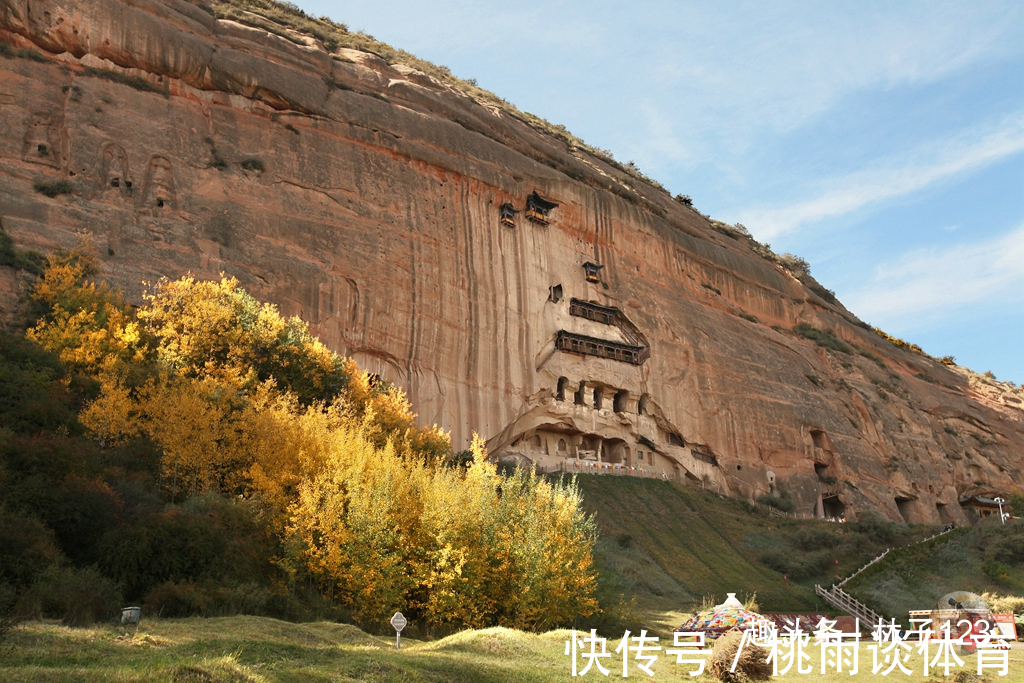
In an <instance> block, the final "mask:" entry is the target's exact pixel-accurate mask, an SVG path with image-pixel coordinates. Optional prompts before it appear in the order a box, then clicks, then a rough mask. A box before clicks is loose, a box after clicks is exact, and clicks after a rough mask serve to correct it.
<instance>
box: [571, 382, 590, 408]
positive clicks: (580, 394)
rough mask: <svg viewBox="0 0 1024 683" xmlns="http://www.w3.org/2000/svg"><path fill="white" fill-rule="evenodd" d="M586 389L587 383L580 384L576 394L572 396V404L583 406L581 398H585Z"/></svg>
mask: <svg viewBox="0 0 1024 683" xmlns="http://www.w3.org/2000/svg"><path fill="white" fill-rule="evenodd" d="M586 388H587V383H586V382H580V386H579V389H577V390H576V394H575V395H574V396H573V403H575V404H576V405H578V406H581V405H583V398H584V396H586Z"/></svg>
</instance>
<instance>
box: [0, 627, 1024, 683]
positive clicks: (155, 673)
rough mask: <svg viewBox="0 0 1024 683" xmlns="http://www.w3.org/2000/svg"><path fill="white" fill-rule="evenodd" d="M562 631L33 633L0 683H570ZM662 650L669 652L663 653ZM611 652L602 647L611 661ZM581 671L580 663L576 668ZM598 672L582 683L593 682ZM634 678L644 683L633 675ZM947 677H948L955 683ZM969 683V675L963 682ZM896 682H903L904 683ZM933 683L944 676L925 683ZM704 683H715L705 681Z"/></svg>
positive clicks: (20, 633) (662, 665) (1016, 667)
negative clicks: (434, 635) (433, 634)
mask: <svg viewBox="0 0 1024 683" xmlns="http://www.w3.org/2000/svg"><path fill="white" fill-rule="evenodd" d="M568 635H569V632H568V631H564V630H563V631H552V632H549V633H545V634H541V635H534V634H527V633H522V632H519V631H511V630H508V629H501V628H493V629H486V630H482V631H466V632H463V633H458V634H455V635H453V636H449V637H448V638H444V639H441V640H437V641H433V642H418V641H404V642H403V648H402V650H401V651H400V652H399V651H396V650H395V649H394V639H393V638H390V637H378V636H370V635H367V634H365V633H363V632H362V631H360V630H359V629H357V628H355V627H354V626H349V625H345V624H334V623H325V622H320V623H307V624H293V623H289V622H283V621H277V620H274V619H268V618H265V617H224V618H216V619H201V618H191V619H163V620H147V621H145V622H144V623H143V625H141V626H140V628H139V631H138V633H136V634H134V635H131V634H130V633H129V634H126V633H125V632H124V631H123V630H122V629H120V628H117V627H114V626H97V627H93V628H82V629H70V628H66V627H63V626H60V625H57V624H52V623H43V622H31V623H28V624H24V625H22V626H21V627H20V628H18V629H17V630H15V631H14V633H13V634H12V643H11V647H7V648H5V649H4V651H3V654H2V655H0V680H3V681H9V682H12V683H14V682H21V681H25V682H28V681H90V682H92V681H97V682H103V681H122V682H127V681H168V682H172V681H173V682H176V683H186V682H195V683H221V682H223V683H242V682H250V681H252V682H255V681H380V682H385V681H424V682H426V681H439V682H440V681H443V682H445V683H457V682H460V681H483V682H485V683H489V682H494V683H498V682H500V681H512V682H515V681H562V680H571V679H572V676H571V664H570V661H569V657H567V656H566V655H565V654H564V651H565V642H566V640H567V639H568ZM660 644H661V645H662V647H663V648H665V647H666V646H667V645H668V644H669V643H666V642H665V641H662V642H661V643H660ZM615 645H616V643H615V642H612V641H611V640H610V641H609V647H608V649H609V651H613V650H614V648H615ZM810 654H811V660H810V663H811V665H812V666H814V667H815V669H814V670H815V673H812V674H805V675H802V676H798V675H796V674H794V673H791V674H789V675H788V676H786V678H787V679H814V680H822V681H835V682H837V681H839V680H843V681H849V680H851V678H852V679H855V680H858V681H864V680H868V679H873V678H875V677H874V676H872V675H871V656H870V653H868V652H867V650H866V648H864V647H862V648H861V652H860V658H861V662H860V664H861V666H860V668H861V671H860V673H859V674H858V675H856V676H854V677H851V676H849V675H848V674H846V673H842V674H835V673H830V674H826V675H821V674H819V673H818V667H819V659H818V652H817V651H816V649H814V648H812V651H811V653H810ZM615 657H616V655H614V654H613V656H612V658H611V659H610V660H604V663H605V666H606V668H608V669H611V671H612V673H611V675H610V676H609V678H611V679H618V678H620V677H621V666H622V665H621V660H616V659H615ZM963 659H964V661H965V666H964V668H963V669H961V670H960V671H963V672H966V673H965V674H961V676H960V677H959V678H957V679H955V680H956V681H957V683H971V682H972V681H977V680H978V679H976V678H975V677H974V676H973V674H974V671H975V667H976V660H975V658H974V656H964V658H963ZM1010 660H1011V661H1010V675H1008V676H1006V677H997V676H994V675H993V674H992V673H991V672H986V676H985V679H986V680H987V681H990V682H994V681H995V680H999V681H1005V682H1006V683H1021V682H1022V681H1024V650H1021V649H1014V650H1012V651H1011V653H1010ZM581 664H582V661H581ZM910 667H911V670H912V671H913V672H914V676H913V678H915V679H917V680H921V679H922V678H923V676H922V675H921V662H920V658H919V657H918V656H916V655H915V656H914V658H913V660H912V661H911V663H910ZM689 670H690V669H689V668H686V667H684V666H681V665H676V664H675V662H674V660H673V659H672V658H670V657H668V656H667V655H664V654H663V653H662V654H661V657H660V658H659V659H658V661H657V662H656V663H655V664H654V666H653V671H654V672H655V676H654V679H653V680H658V681H682V680H694V679H691V678H690V676H689V675H688V673H687V672H688V671H689ZM595 673H596V670H592V671H591V672H590V673H588V674H587V676H586V678H589V679H593V678H596V679H598V680H601V679H604V676H600V675H597V676H595ZM629 673H630V678H636V677H639V678H640V679H642V680H649V678H648V676H647V675H646V674H645V673H643V672H642V671H639V670H637V669H636V667H635V663H631V666H630V670H629ZM953 673H954V672H953V671H951V674H953ZM966 674H971V675H970V676H968V675H966ZM901 678H909V677H903V676H901ZM931 678H932V680H938V679H940V678H941V676H932V677H931ZM696 680H698V681H701V682H702V683H710V681H712V680H714V679H712V678H711V677H710V676H707V675H706V674H705V675H704V676H702V677H700V678H698V679H696Z"/></svg>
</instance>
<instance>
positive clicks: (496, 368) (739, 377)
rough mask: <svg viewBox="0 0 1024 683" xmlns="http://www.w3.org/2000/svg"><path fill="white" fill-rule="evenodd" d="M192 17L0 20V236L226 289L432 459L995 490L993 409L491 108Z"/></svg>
mask: <svg viewBox="0 0 1024 683" xmlns="http://www.w3.org/2000/svg"><path fill="white" fill-rule="evenodd" d="M208 10H209V7H206V8H204V6H203V5H201V4H190V3H188V2H185V1H184V0H164V1H158V0H124V1H119V0H75V1H74V2H70V1H68V0H33V1H32V2H31V3H30V2H28V1H27V0H0V40H3V41H4V42H5V43H6V44H8V45H10V46H11V48H12V49H11V50H8V51H7V52H8V54H9V55H12V56H11V57H10V58H9V59H3V60H0V220H2V221H3V226H4V228H5V229H6V230H7V232H9V233H10V234H11V235H12V236H13V237H14V239H15V240H16V242H18V243H19V245H21V246H27V247H33V248H37V249H52V248H55V247H61V246H68V245H70V244H72V243H73V242H74V241H75V240H76V233H78V232H80V231H88V232H91V233H92V235H93V240H94V242H95V243H96V245H97V246H98V247H99V249H100V251H101V253H102V255H103V257H104V259H105V261H106V273H107V275H108V277H110V278H111V279H112V280H114V281H116V282H117V283H118V284H119V285H120V286H121V287H123V288H124V289H125V290H126V292H127V293H128V295H129V296H130V297H134V298H138V296H139V295H140V293H141V288H142V284H141V283H142V282H143V281H146V280H150V281H152V280H154V279H155V278H158V277H160V276H163V275H167V276H171V277H174V276H178V275H181V274H183V273H186V272H192V273H194V274H196V275H198V276H200V277H208V278H213V277H217V276H218V274H219V273H221V272H224V273H228V274H230V275H233V276H235V277H237V278H238V279H239V280H241V281H242V282H243V284H244V286H245V287H246V288H247V289H248V290H250V291H251V292H253V293H254V294H255V295H257V296H259V297H261V298H265V299H269V300H271V301H274V302H276V303H277V304H278V305H279V306H280V307H281V309H282V311H283V312H285V313H287V314H289V315H298V316H301V317H302V318H304V319H305V320H307V321H309V322H310V323H311V325H312V327H313V329H314V331H315V332H316V333H317V334H319V335H320V336H321V338H322V339H324V340H325V341H326V342H327V343H328V344H329V345H330V346H331V347H332V348H334V349H336V350H337V351H339V352H341V353H344V354H348V355H351V356H353V357H354V358H355V359H356V360H357V361H358V362H359V363H360V364H361V365H362V366H363V367H364V368H366V369H368V370H369V371H372V372H375V373H377V374H379V375H380V376H381V377H383V378H385V379H387V380H389V381H392V382H395V383H397V384H399V385H401V386H402V387H404V388H405V389H406V391H407V392H408V394H409V397H410V399H411V400H412V401H413V403H414V404H415V405H416V407H417V409H418V410H419V412H420V415H421V418H422V420H423V421H424V422H428V423H430V422H434V423H438V424H440V425H443V426H444V427H445V428H447V429H450V430H451V431H452V435H453V442H454V443H455V444H456V447H457V448H458V447H461V445H462V444H464V443H466V442H467V440H468V438H469V436H470V434H471V433H472V432H473V431H478V432H480V433H482V434H484V435H486V436H487V438H488V439H489V446H490V447H491V450H492V452H493V453H495V454H496V455H497V456H498V457H501V458H503V459H510V460H518V461H523V462H532V463H536V464H537V465H538V466H540V467H543V468H549V469H551V468H555V469H557V468H562V469H565V468H568V469H575V470H579V469H588V470H592V471H602V472H609V473H617V474H623V473H626V472H629V473H640V472H641V471H642V472H643V473H644V474H645V475H652V474H653V475H654V476H665V477H671V478H673V479H678V480H680V481H686V482H690V483H693V484H698V485H703V486H710V487H713V488H717V489H718V490H721V491H722V492H726V493H730V494H734V495H742V496H746V497H756V496H759V495H762V494H766V493H769V492H774V493H775V494H777V495H781V494H783V493H785V494H786V495H788V496H789V497H790V498H791V499H792V500H793V501H794V502H795V503H796V505H797V507H798V510H801V511H803V512H808V513H810V512H814V513H817V514H826V515H836V516H838V515H841V514H844V513H848V512H849V511H862V510H865V509H870V508H874V509H878V510H881V511H883V512H884V513H885V514H886V515H888V516H889V517H890V518H893V519H897V520H898V519H907V520H909V521H921V522H940V521H943V522H945V521H957V522H962V521H964V520H965V518H964V513H963V511H962V510H961V509H960V507H959V504H958V500H959V499H960V498H961V497H963V496H966V495H970V494H976V493H982V494H992V493H1008V492H1009V491H1010V490H1012V489H1014V488H1020V487H1024V473H1022V471H1021V467H1022V464H1024V411H1022V405H1024V404H1022V400H1024V395H1022V394H1021V392H1019V391H1014V390H1012V389H1011V388H1009V387H1007V386H1004V385H999V384H997V383H993V382H991V381H988V380H986V379H984V378H980V377H977V376H975V375H973V374H972V373H969V372H967V371H966V370H962V369H959V368H955V367H954V368H950V367H946V366H944V365H942V364H941V363H939V362H937V361H935V360H934V359H931V358H929V357H927V356H924V355H921V354H917V353H913V352H911V351H908V350H905V349H901V348H897V347H896V346H894V345H893V344H891V343H890V342H889V341H887V340H886V339H884V338H882V337H881V336H879V335H878V334H876V333H874V332H873V331H870V330H869V329H865V326H863V324H862V323H859V321H857V319H856V318H855V317H854V316H853V315H852V314H851V313H849V312H848V311H846V310H845V309H844V308H843V307H842V305H841V304H839V303H838V302H835V301H834V299H831V297H826V298H822V296H821V293H822V292H823V290H821V289H820V287H817V286H815V287H814V289H813V290H812V289H809V288H808V287H807V286H805V285H804V284H802V283H801V282H800V281H798V280H797V279H796V278H794V277H793V276H792V275H791V274H790V273H789V272H788V271H787V270H785V269H783V268H782V267H780V266H779V265H776V264H775V263H772V262H771V261H768V260H765V259H763V258H761V257H760V256H758V255H757V254H755V253H754V252H753V251H752V250H751V245H750V243H749V242H748V241H747V240H746V239H745V238H744V237H743V236H741V235H730V234H729V233H728V231H722V230H716V229H714V226H713V225H712V224H711V223H710V222H709V221H708V220H707V219H706V218H705V217H703V216H701V215H700V214H699V213H697V212H695V211H693V210H692V209H690V208H688V207H686V206H684V205H682V204H680V203H679V202H676V201H674V200H672V199H671V197H670V196H669V195H668V194H666V193H665V192H664V191H662V190H660V189H658V188H656V187H653V186H651V185H649V184H647V183H645V182H643V181H642V180H640V179H637V178H634V177H632V176H629V175H628V174H624V173H623V172H622V169H621V167H618V168H617V167H616V166H615V165H613V164H612V162H610V161H609V160H607V159H604V158H602V157H600V156H598V155H594V154H591V153H589V152H587V151H586V150H583V149H578V148H575V147H572V146H570V145H569V144H567V143H566V142H564V141H563V140H561V139H559V138H556V137H553V136H551V135H548V134H545V133H544V132H541V131H539V130H538V129H536V128H534V127H533V126H531V125H530V124H529V123H528V122H527V121H526V120H525V119H524V118H523V117H520V116H517V115H516V114H515V112H514V111H512V110H510V109H503V108H500V107H495V106H491V105H489V104H487V103H486V102H485V103H483V104H481V103H480V102H478V101H477V100H475V99H473V98H471V97H469V96H467V95H466V94H465V93H463V92H462V91H460V90H458V89H456V88H453V87H452V86H450V85H447V84H445V83H442V82H440V81H438V80H436V79H434V78H431V77H430V76H428V75H426V74H424V73H421V72H419V71H416V70H414V69H411V68H409V67H407V66H403V65H401V64H395V65H389V64H388V63H387V62H385V61H384V60H382V59H381V58H379V57H377V56H375V55H372V54H369V53H366V52H359V51H356V50H350V49H348V50H347V49H337V50H335V52H334V53H333V54H331V53H328V51H327V50H325V49H324V47H323V45H322V44H321V43H320V42H319V41H317V40H316V39H314V38H311V37H309V36H305V35H301V34H298V33H295V32H294V31H291V30H290V29H287V28H286V27H280V28H281V30H280V31H275V32H270V31H267V30H264V29H262V28H256V27H254V26H249V25H244V24H242V23H238V22H235V21H231V20H227V19H215V18H214V16H213V13H211V12H210V11H208ZM261 21H264V22H266V21H268V20H266V19H261ZM253 23H259V22H253ZM15 50H23V52H20V53H15V52H14V51H15ZM27 50H36V51H38V53H39V54H40V55H42V59H41V60H37V59H31V58H24V57H17V56H13V55H14V54H21V55H27V54H29V53H28V52H25V51H27ZM59 181H66V182H68V183H70V190H71V191H70V193H63V194H57V195H56V196H54V197H48V196H46V195H45V194H43V193H40V192H36V191H33V185H34V184H36V185H38V184H40V183H42V184H46V183H50V184H53V183H58V182H59ZM531 196H533V197H534V200H533V201H532V202H531V203H530V205H529V206H528V205H527V204H528V202H527V199H528V197H531ZM505 205H508V206H507V208H506V209H505V210H504V212H503V210H502V207H503V206H505ZM552 205H553V206H552ZM503 216H504V218H505V220H504V222H503V221H502V217H503ZM586 264H589V265H586ZM8 280H10V282H9V284H10V286H6V285H5V286H4V287H5V291H6V290H9V289H11V288H12V287H14V286H15V285H16V281H15V280H14V279H13V277H9V276H4V278H3V281H4V282H7V281H8ZM794 328H795V329H796V330H797V332H794V331H793V330H794ZM815 338H816V339H815ZM598 468H600V469H598ZM641 468H642V469H641Z"/></svg>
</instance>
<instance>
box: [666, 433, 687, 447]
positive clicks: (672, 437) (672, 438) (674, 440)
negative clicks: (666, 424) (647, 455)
mask: <svg viewBox="0 0 1024 683" xmlns="http://www.w3.org/2000/svg"><path fill="white" fill-rule="evenodd" d="M668 442H669V443H670V444H672V445H673V446H679V447H680V448H683V447H685V445H686V444H684V443H683V437H681V436H679V435H678V434H676V433H672V434H669V435H668Z"/></svg>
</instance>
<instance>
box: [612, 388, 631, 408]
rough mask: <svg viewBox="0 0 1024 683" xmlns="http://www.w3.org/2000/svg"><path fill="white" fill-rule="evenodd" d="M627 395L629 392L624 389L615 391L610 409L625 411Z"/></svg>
mask: <svg viewBox="0 0 1024 683" xmlns="http://www.w3.org/2000/svg"><path fill="white" fill-rule="evenodd" d="M627 396H629V392H627V391H626V390H622V391H618V392H616V393H615V398H614V399H612V409H613V410H614V411H615V412H616V413H624V412H626V397H627Z"/></svg>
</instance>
